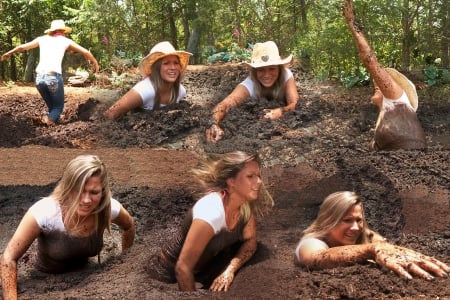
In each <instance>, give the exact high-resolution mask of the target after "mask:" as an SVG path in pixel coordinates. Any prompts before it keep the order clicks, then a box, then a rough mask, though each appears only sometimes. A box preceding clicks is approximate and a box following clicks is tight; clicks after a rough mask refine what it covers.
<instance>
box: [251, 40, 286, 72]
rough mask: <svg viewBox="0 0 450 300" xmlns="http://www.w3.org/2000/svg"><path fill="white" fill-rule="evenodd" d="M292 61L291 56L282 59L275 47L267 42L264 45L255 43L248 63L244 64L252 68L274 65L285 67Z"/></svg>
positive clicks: (270, 42) (272, 43)
mask: <svg viewBox="0 0 450 300" xmlns="http://www.w3.org/2000/svg"><path fill="white" fill-rule="evenodd" d="M291 61H292V55H289V56H288V57H286V58H284V59H282V58H281V57H280V54H279V52H278V47H277V45H276V44H275V43H274V42H272V41H268V42H265V43H256V44H255V45H254V46H253V52H252V58H251V61H250V63H245V64H246V65H249V66H250V67H252V68H260V67H266V66H274V65H286V64H289V63H290V62H291Z"/></svg>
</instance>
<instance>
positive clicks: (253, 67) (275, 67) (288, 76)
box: [206, 41, 300, 143]
mask: <svg viewBox="0 0 450 300" xmlns="http://www.w3.org/2000/svg"><path fill="white" fill-rule="evenodd" d="M291 62H292V55H290V56H288V57H287V58H284V59H283V58H281V57H280V54H279V51H278V47H277V45H276V44H275V43H274V42H272V41H268V42H265V43H256V44H255V45H254V47H253V52H252V58H251V62H250V63H247V65H248V66H249V68H250V71H249V72H250V75H249V76H248V77H247V78H246V79H245V80H244V81H243V82H241V83H240V84H239V85H238V86H237V87H236V88H235V89H234V90H233V91H232V92H231V94H229V95H228V96H227V97H226V98H225V99H223V100H222V101H221V102H220V103H219V104H217V105H216V107H215V108H214V109H213V112H212V121H213V125H211V127H210V128H208V129H207V130H206V139H207V140H208V141H210V142H214V143H216V142H217V141H219V140H220V139H222V138H223V135H224V131H223V129H222V128H221V127H220V122H221V121H222V120H223V118H225V116H226V114H227V113H228V111H229V110H230V109H232V108H234V107H236V106H238V105H239V104H241V103H242V102H243V101H245V100H246V99H248V98H254V99H263V98H264V99H267V100H273V101H277V102H278V103H279V105H280V107H278V108H274V109H266V110H265V114H264V118H266V119H272V120H275V119H279V118H281V116H282V115H283V114H284V113H285V112H287V111H290V110H295V106H296V105H297V102H298V99H299V98H300V97H299V95H298V92H297V86H296V85H295V80H294V76H293V74H292V72H291V71H290V70H289V69H288V68H287V66H288V65H289V64H290V63H291Z"/></svg>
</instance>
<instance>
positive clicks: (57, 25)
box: [44, 20, 72, 33]
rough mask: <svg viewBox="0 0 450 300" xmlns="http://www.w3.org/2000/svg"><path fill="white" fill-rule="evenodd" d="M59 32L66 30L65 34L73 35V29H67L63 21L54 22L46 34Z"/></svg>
mask: <svg viewBox="0 0 450 300" xmlns="http://www.w3.org/2000/svg"><path fill="white" fill-rule="evenodd" d="M57 30H64V33H71V32H72V28H70V27H66V24H64V21H63V20H53V21H52V24H51V25H50V28H49V29H47V30H45V31H44V33H52V32H54V31H57Z"/></svg>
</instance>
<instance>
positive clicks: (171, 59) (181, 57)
mask: <svg viewBox="0 0 450 300" xmlns="http://www.w3.org/2000/svg"><path fill="white" fill-rule="evenodd" d="M191 55H192V54H191V53H189V52H185V51H177V50H175V48H174V47H173V46H172V44H170V43H169V42H161V43H158V44H156V45H155V46H154V47H153V48H152V49H151V50H150V53H149V54H148V55H147V56H146V57H144V59H142V61H141V62H140V64H139V71H140V73H141V75H142V76H143V77H144V79H143V80H141V81H139V82H138V83H137V84H136V85H135V86H134V87H133V88H132V89H131V90H129V91H128V92H127V93H126V94H125V95H123V96H122V98H120V99H119V100H118V101H117V102H116V103H114V104H113V105H112V106H111V107H110V108H109V109H108V110H107V111H105V112H104V114H103V115H104V116H105V118H106V119H108V120H112V119H116V118H117V117H119V116H121V115H123V114H125V113H126V112H128V111H130V110H133V109H136V108H143V109H145V110H155V109H159V108H160V107H164V106H166V105H170V104H174V103H178V102H180V101H181V100H183V99H184V97H185V96H186V89H185V88H184V86H183V85H182V84H181V77H182V74H183V72H184V71H185V70H186V67H187V65H188V63H189V57H190V56H191Z"/></svg>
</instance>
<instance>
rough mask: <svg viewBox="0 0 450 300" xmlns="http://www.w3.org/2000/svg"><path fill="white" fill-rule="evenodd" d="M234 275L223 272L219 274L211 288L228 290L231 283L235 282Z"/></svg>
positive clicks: (217, 290) (218, 290) (213, 289)
mask: <svg viewBox="0 0 450 300" xmlns="http://www.w3.org/2000/svg"><path fill="white" fill-rule="evenodd" d="M233 279H234V276H233V275H231V274H228V273H222V274H221V275H219V276H218V277H217V278H216V279H214V282H213V283H212V284H211V286H210V288H209V289H210V290H211V291H214V292H220V291H224V292H226V291H228V288H229V287H230V285H231V283H232V282H233Z"/></svg>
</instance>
